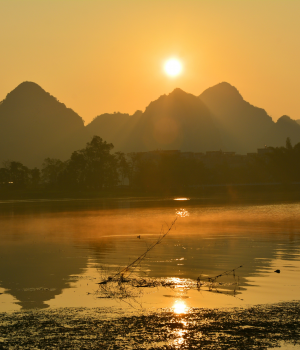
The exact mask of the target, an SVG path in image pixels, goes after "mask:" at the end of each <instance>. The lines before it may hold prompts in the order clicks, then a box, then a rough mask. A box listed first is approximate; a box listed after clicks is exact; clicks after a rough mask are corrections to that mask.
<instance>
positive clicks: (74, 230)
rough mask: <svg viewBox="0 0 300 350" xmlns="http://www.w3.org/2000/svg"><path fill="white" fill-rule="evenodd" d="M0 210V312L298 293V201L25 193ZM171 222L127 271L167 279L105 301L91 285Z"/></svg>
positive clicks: (209, 304) (269, 298) (250, 300)
mask: <svg viewBox="0 0 300 350" xmlns="http://www.w3.org/2000/svg"><path fill="white" fill-rule="evenodd" d="M0 213H1V214H0V228H1V231H0V239H1V245H0V293H1V294H0V312H11V311H18V310H25V309H36V308H38V309H45V308H52V309H55V308H59V307H89V308H90V307H112V308H118V309H124V310H125V309H126V310H133V309H134V310H135V309H139V308H143V309H150V310H153V309H157V308H173V309H174V310H175V312H179V313H180V312H182V310H184V308H189V307H196V308H199V307H200V308H213V307H248V306H251V305H257V304H266V303H278V302H283V301H291V300H298V299H299V287H300V278H299V274H300V215H299V214H300V203H298V202H296V203H295V202H293V203H289V202H286V203H276V204H266V203H264V204H257V203H256V204H247V205H237V204H235V205H234V204H232V205H225V204H214V203H211V202H210V203H207V204H205V201H203V199H201V200H200V199H197V198H162V199H157V198H131V199H109V200H108V199H107V200H104V199H99V200H71V199H70V200H69V199H65V200H57V201H56V200H32V201H30V200H28V201H26V200H25V201H1V203H0ZM176 218H177V219H176ZM175 219H176V222H175V224H174V226H173V227H172V228H171V230H170V232H168V234H167V235H166V236H165V237H164V238H163V240H162V242H161V243H160V244H159V245H156V246H155V247H154V248H153V249H152V250H151V251H150V252H149V253H148V254H147V256H146V257H145V259H144V260H143V261H142V262H141V265H140V266H137V267H136V269H135V271H134V276H135V277H136V278H144V279H147V280H148V281H149V280H152V279H153V280H155V281H156V280H157V281H165V282H166V281H168V282H170V281H171V282H172V285H171V286H165V287H161V286H160V287H157V286H156V287H152V288H150V287H147V288H138V289H137V288H132V289H131V292H132V297H129V298H120V297H118V295H115V297H114V295H113V294H112V295H110V296H109V298H105V297H104V295H103V293H102V292H101V290H100V291H99V285H98V284H97V283H99V282H101V281H103V280H105V279H107V277H108V276H112V275H114V274H116V273H117V272H118V271H120V269H121V268H124V267H126V266H127V265H129V264H130V263H131V262H133V261H134V260H135V259H136V258H137V257H139V256H140V255H141V254H143V253H144V252H145V251H146V250H147V248H148V247H149V246H151V244H153V243H155V242H156V241H157V240H158V239H159V237H160V235H162V234H163V233H165V232H167V230H168V227H170V225H171V224H172V222H173V221H174V220H175ZM239 266H242V267H240V268H238V267H239ZM236 268H238V269H237V270H235V276H233V274H229V276H224V277H220V278H218V279H217V282H218V283H217V284H215V285H213V288H211V287H210V285H209V283H207V278H208V277H214V276H217V275H219V274H221V273H223V272H224V271H227V270H233V269H236ZM275 270H280V273H276V272H274V271H275ZM131 276H132V275H131ZM125 277H126V276H125ZM198 277H200V281H203V284H201V285H200V288H197V278H198ZM205 281H206V282H205ZM198 287H199V285H198ZM135 289H136V290H137V291H135Z"/></svg>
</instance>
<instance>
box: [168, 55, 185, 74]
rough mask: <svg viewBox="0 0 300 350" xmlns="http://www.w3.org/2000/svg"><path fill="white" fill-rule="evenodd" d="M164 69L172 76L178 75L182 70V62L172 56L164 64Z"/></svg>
mask: <svg viewBox="0 0 300 350" xmlns="http://www.w3.org/2000/svg"><path fill="white" fill-rule="evenodd" d="M164 70H165V73H166V74H167V75H169V76H170V77H176V76H177V75H179V74H180V73H181V71H182V64H181V62H180V61H179V60H178V59H176V58H170V59H169V60H168V61H166V63H165V65H164Z"/></svg>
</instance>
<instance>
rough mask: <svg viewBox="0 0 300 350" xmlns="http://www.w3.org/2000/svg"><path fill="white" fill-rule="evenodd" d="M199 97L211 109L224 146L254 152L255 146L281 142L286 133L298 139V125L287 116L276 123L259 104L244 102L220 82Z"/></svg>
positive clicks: (226, 148)
mask: <svg viewBox="0 0 300 350" xmlns="http://www.w3.org/2000/svg"><path fill="white" fill-rule="evenodd" d="M199 99H200V100H201V101H202V102H203V103H204V104H205V105H206V107H207V108H208V110H209V111H210V112H211V115H212V118H213V120H214V122H215V124H216V126H217V127H218V129H219V131H220V136H221V139H222V143H223V150H226V151H235V152H238V153H247V152H256V150H257V148H260V147H264V145H268V146H273V147H277V146H284V145H285V140H286V138H287V137H290V138H291V140H292V142H293V143H294V144H295V143H298V142H300V125H297V123H296V122H295V121H293V120H292V119H290V118H289V117H287V116H283V117H281V118H279V120H278V121H277V123H275V122H274V121H273V120H272V118H271V117H270V116H269V115H268V114H267V113H266V111H265V110H264V109H262V108H258V107H255V106H252V105H251V104H250V103H249V102H246V101H245V100H244V99H243V97H242V96H241V94H240V93H239V92H238V90H237V89H236V88H235V87H233V86H232V85H230V84H228V83H226V82H223V83H220V84H217V85H215V86H213V87H210V88H208V89H207V90H205V91H204V92H203V93H202V94H201V95H200V96H199Z"/></svg>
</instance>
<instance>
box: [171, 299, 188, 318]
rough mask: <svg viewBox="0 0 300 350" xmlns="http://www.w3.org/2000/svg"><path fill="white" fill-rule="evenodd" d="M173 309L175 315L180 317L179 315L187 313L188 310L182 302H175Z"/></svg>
mask: <svg viewBox="0 0 300 350" xmlns="http://www.w3.org/2000/svg"><path fill="white" fill-rule="evenodd" d="M173 309H174V312H175V314H178V315H180V314H185V313H187V309H188V308H187V306H186V304H185V302H184V301H182V300H176V301H175V304H174V305H173Z"/></svg>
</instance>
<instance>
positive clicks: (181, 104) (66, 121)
mask: <svg viewBox="0 0 300 350" xmlns="http://www.w3.org/2000/svg"><path fill="white" fill-rule="evenodd" d="M94 135H98V136H100V137H102V138H103V139H104V140H105V141H107V142H110V143H113V144H114V146H115V150H116V151H123V152H142V151H151V150H156V149H165V150H172V149H177V150H181V151H192V152H205V151H210V150H219V149H222V150H223V151H235V152H237V153H242V154H243V153H248V152H256V150H257V148H260V147H264V145H268V146H274V147H278V146H284V145H285V141H286V138H287V137H290V139H291V141H292V144H296V143H298V142H300V120H297V121H296V120H292V119H291V118H290V117H288V116H282V117H281V118H279V119H278V121H277V122H274V121H273V120H272V118H271V117H270V116H269V115H268V114H267V113H266V111H265V110H264V109H262V108H258V107H255V106H253V105H251V104H250V103H248V102H246V101H245V100H244V99H243V97H242V96H241V94H240V93H239V92H238V90H237V89H236V88H235V87H234V86H232V85H230V84H228V83H225V82H223V83H220V84H217V85H215V86H213V87H210V88H208V89H207V90H205V91H204V92H203V93H202V94H201V95H200V96H194V95H192V94H189V93H186V92H184V91H183V90H181V89H178V88H177V89H175V90H174V91H172V92H171V93H170V94H168V95H162V96H160V97H159V98H158V99H157V100H155V101H152V102H151V103H150V104H149V105H148V106H147V107H146V109H145V111H144V112H142V111H136V112H135V113H134V114H133V115H129V114H125V113H119V112H118V113H113V114H108V113H106V114H102V115H99V116H97V117H96V118H95V119H94V120H93V121H92V122H91V123H90V124H88V125H87V126H86V127H85V126H84V122H83V120H82V118H81V117H80V116H79V115H78V114H76V113H75V112H74V111H73V110H72V109H70V108H67V107H66V106H65V105H64V104H63V103H61V102H59V101H58V100H57V99H56V98H55V97H53V96H51V95H50V94H49V93H47V92H46V91H45V90H43V89H42V88H41V87H40V86H39V85H37V84H35V83H33V82H23V83H22V84H20V85H19V86H17V87H16V88H15V89H14V90H13V91H12V92H10V93H9V94H8V95H7V96H6V98H5V99H4V100H3V101H2V102H0V162H3V161H4V160H8V159H9V160H14V161H20V162H22V163H23V164H24V165H26V166H29V167H33V166H37V167H40V166H41V164H42V162H43V160H44V159H45V158H47V157H50V158H59V159H61V160H66V159H68V158H69V157H70V155H71V153H72V152H73V151H75V150H78V149H81V148H83V147H84V146H85V144H86V142H88V141H90V139H91V137H92V136H94Z"/></svg>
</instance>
